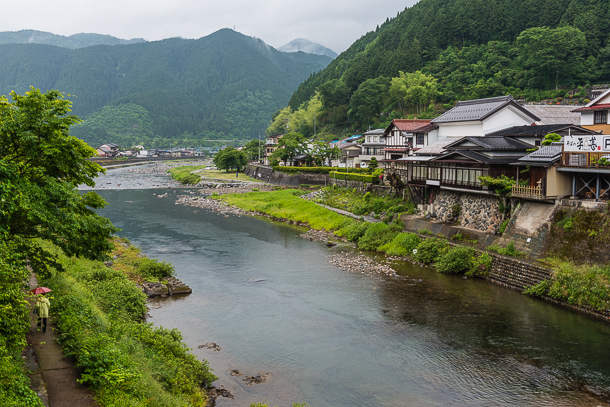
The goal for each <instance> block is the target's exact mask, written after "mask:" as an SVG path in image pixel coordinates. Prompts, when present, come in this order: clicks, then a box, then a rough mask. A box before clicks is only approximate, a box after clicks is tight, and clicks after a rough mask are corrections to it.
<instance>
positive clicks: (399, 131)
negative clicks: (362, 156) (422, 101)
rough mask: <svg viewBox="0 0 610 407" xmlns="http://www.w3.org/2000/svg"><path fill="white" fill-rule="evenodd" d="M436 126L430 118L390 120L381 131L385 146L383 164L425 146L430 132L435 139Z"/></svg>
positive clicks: (394, 160)
mask: <svg viewBox="0 0 610 407" xmlns="http://www.w3.org/2000/svg"><path fill="white" fill-rule="evenodd" d="M437 128H438V126H436V125H434V124H432V123H431V122H430V120H416V119H415V120H407V119H394V120H392V123H390V125H389V126H388V127H387V128H386V129H385V131H384V133H383V137H384V139H385V147H384V149H383V151H384V158H383V160H382V161H383V162H384V163H385V166H386V167H388V166H392V165H393V164H394V163H396V161H397V160H398V159H400V158H406V157H408V156H409V155H410V154H412V151H415V150H417V149H419V148H423V147H425V146H427V145H428V144H429V143H430V140H429V138H430V137H431V134H430V133H432V134H433V136H432V137H433V138H434V141H436V134H435V132H436V129H437Z"/></svg>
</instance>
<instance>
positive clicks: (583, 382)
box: [101, 189, 610, 407]
mask: <svg viewBox="0 0 610 407" xmlns="http://www.w3.org/2000/svg"><path fill="white" fill-rule="evenodd" d="M167 191H169V193H170V194H169V196H168V197H165V198H157V197H156V196H155V195H153V194H155V193H156V194H160V193H164V192H166V191H165V190H161V191H159V190H123V191H102V192H101V194H102V195H103V196H104V197H105V198H106V200H107V201H108V202H109V203H110V206H109V207H108V208H107V209H105V210H103V211H102V214H103V215H105V216H107V217H109V218H110V219H111V220H112V221H113V222H114V223H115V225H116V226H118V227H120V228H122V229H123V230H122V232H120V233H119V234H120V235H122V236H125V237H127V238H129V239H130V240H131V241H132V242H133V243H134V244H136V245H139V246H141V247H142V249H143V252H144V253H145V254H147V255H148V256H151V257H157V258H159V259H162V260H166V261H170V262H172V263H173V265H174V266H175V268H176V271H177V274H178V277H179V278H180V279H181V280H182V281H184V282H185V283H186V284H188V285H189V286H190V287H191V288H192V289H193V294H191V295H189V296H186V297H181V298H170V299H160V300H155V301H152V302H151V307H152V309H151V311H150V315H151V317H152V318H151V319H150V320H149V321H150V322H153V323H155V324H157V325H162V326H164V327H167V328H178V329H179V330H180V331H181V332H182V333H183V335H184V340H185V342H186V343H187V344H188V345H189V346H190V347H191V348H193V353H194V354H196V355H197V356H198V357H200V358H204V359H207V360H208V361H209V362H210V365H211V366H212V368H213V369H214V372H215V374H216V375H217V376H218V377H219V380H218V382H217V383H216V384H217V385H223V386H225V387H226V388H228V389H229V390H230V391H231V392H232V393H233V394H234V395H235V398H234V399H223V398H220V399H219V400H218V404H217V405H218V406H248V405H249V403H252V402H260V401H263V400H266V401H267V402H268V403H269V404H270V405H275V406H279V407H283V406H288V405H291V404H292V403H293V402H307V403H308V404H309V405H310V406H311V407H323V406H464V405H468V406H516V405H520V406H574V405H577V406H598V405H605V404H606V403H605V401H604V400H607V399H604V398H600V397H599V395H602V396H603V395H607V394H610V347H609V346H608V345H609V344H610V327H609V326H608V325H606V324H604V323H602V322H598V321H595V320H591V319H589V318H588V317H586V316H582V315H579V314H575V313H572V312H570V311H567V310H564V309H561V308H558V307H555V306H552V305H550V304H546V303H544V302H542V301H539V300H537V299H532V298H529V297H527V296H524V295H521V294H519V293H517V292H513V291H510V290H508V289H505V288H502V287H499V286H495V285H492V284H489V283H487V282H485V281H482V280H473V279H464V278H462V277H461V276H445V275H441V274H438V273H436V272H434V271H433V270H432V269H427V268H419V267H416V266H413V265H409V264H401V265H396V268H397V269H398V271H399V272H400V273H401V274H402V276H403V277H402V278H400V279H385V278H381V277H371V276H366V275H362V274H353V273H350V272H347V271H343V270H341V269H339V268H336V267H334V266H332V265H331V264H330V263H329V262H328V259H327V256H328V255H330V254H333V253H336V252H338V251H344V250H352V249H351V248H350V247H347V246H337V247H334V248H332V249H329V248H327V247H326V246H325V245H324V244H323V243H321V242H310V241H308V240H305V239H302V238H301V237H298V234H300V233H302V232H303V230H302V229H298V228H296V227H293V226H288V225H285V224H278V223H272V222H269V221H267V220H262V219H258V218H253V217H246V216H243V217H235V216H231V217H228V218H225V217H223V216H220V215H217V214H215V213H211V212H206V211H205V210H202V209H198V208H192V207H184V206H180V205H175V204H174V200H175V196H176V195H177V194H178V191H177V190H176V189H168V190H167ZM208 342H214V343H217V344H218V345H219V346H220V347H221V349H222V350H221V351H220V352H214V351H212V350H209V349H200V348H198V346H199V345H202V344H205V343H208ZM230 369H238V370H240V371H242V372H243V373H244V374H245V375H255V374H257V373H259V372H265V373H266V372H271V373H272V376H271V380H270V381H269V383H262V384H255V385H253V386H252V387H248V386H246V385H245V383H244V382H243V377H244V376H242V377H233V376H231V375H229V373H228V371H229V370H230Z"/></svg>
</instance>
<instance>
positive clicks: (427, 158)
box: [397, 155, 437, 161]
mask: <svg viewBox="0 0 610 407" xmlns="http://www.w3.org/2000/svg"><path fill="white" fill-rule="evenodd" d="M436 157H437V156H433V155H422V156H416V155H414V156H411V157H405V158H399V159H398V160H397V161H430V160H431V159H433V158H436Z"/></svg>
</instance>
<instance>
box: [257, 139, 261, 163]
mask: <svg viewBox="0 0 610 407" xmlns="http://www.w3.org/2000/svg"><path fill="white" fill-rule="evenodd" d="M258 163H259V164H260V163H261V134H260V133H258Z"/></svg>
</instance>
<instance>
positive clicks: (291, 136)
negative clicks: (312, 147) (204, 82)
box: [271, 133, 309, 161]
mask: <svg viewBox="0 0 610 407" xmlns="http://www.w3.org/2000/svg"><path fill="white" fill-rule="evenodd" d="M307 144H308V140H307V139H306V138H305V136H304V135H302V134H301V133H288V134H285V135H283V136H282V138H280V139H279V141H278V142H277V148H276V149H275V151H274V152H273V154H271V157H273V158H274V159H277V160H279V161H286V160H289V159H291V158H292V157H294V156H295V155H299V154H304V153H308V152H309V151H308V150H309V149H308V148H307Z"/></svg>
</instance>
